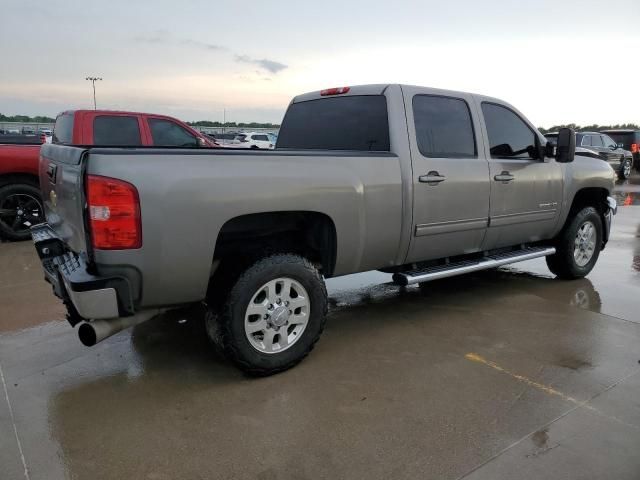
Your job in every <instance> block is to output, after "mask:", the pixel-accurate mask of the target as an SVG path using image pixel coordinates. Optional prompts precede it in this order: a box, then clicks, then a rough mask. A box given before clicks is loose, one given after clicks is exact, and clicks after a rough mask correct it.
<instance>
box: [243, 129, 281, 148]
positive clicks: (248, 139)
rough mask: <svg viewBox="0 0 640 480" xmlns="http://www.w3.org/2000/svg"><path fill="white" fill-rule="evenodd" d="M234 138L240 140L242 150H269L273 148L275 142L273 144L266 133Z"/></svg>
mask: <svg viewBox="0 0 640 480" xmlns="http://www.w3.org/2000/svg"><path fill="white" fill-rule="evenodd" d="M236 138H237V139H238V140H240V145H241V146H242V148H264V149H271V150H272V149H274V148H275V142H273V141H272V140H271V139H270V138H269V135H268V134H266V133H257V132H249V133H241V134H239V135H237V136H236Z"/></svg>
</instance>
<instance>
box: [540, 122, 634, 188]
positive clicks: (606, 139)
mask: <svg viewBox="0 0 640 480" xmlns="http://www.w3.org/2000/svg"><path fill="white" fill-rule="evenodd" d="M545 137H546V139H547V140H548V141H550V142H551V143H553V144H554V145H555V143H556V141H557V138H558V133H557V132H550V133H546V134H545ZM576 148H582V149H584V150H586V151H591V152H593V154H594V155H596V156H598V157H599V158H601V159H603V160H605V161H606V162H608V163H609V165H611V167H612V168H613V170H614V171H615V172H616V173H617V174H618V178H619V179H621V180H626V179H627V178H629V177H630V176H631V171H632V169H633V166H634V165H635V166H636V168H637V169H638V168H640V131H638V130H605V131H602V132H576Z"/></svg>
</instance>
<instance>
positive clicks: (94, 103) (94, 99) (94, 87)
mask: <svg viewBox="0 0 640 480" xmlns="http://www.w3.org/2000/svg"><path fill="white" fill-rule="evenodd" d="M85 80H90V81H91V85H93V109H94V110H97V107H96V82H97V81H98V80H102V78H101V77H87V78H85Z"/></svg>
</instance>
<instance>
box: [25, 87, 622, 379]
mask: <svg viewBox="0 0 640 480" xmlns="http://www.w3.org/2000/svg"><path fill="white" fill-rule="evenodd" d="M575 155H576V152H575V133H574V132H573V131H572V130H569V129H563V130H562V131H561V132H560V135H559V137H558V142H557V145H556V146H555V147H554V146H552V145H551V144H547V142H546V141H545V139H544V137H543V136H542V135H541V134H540V133H539V132H538V130H537V129H536V128H535V127H534V126H533V125H532V123H531V122H529V121H528V120H527V119H526V117H525V116H524V115H522V113H520V112H519V111H518V110H516V109H515V108H514V107H513V106H511V105H509V104H508V103H505V102H503V101H501V100H498V99H495V98H490V97H485V96H481V95H475V94H470V93H463V92H457V91H448V90H437V89H432V88H423V87H415V86H407V85H394V84H392V85H364V86H354V87H341V88H332V89H327V90H322V91H318V92H312V93H307V94H304V95H300V96H297V97H295V98H294V99H293V100H292V101H291V103H290V105H289V108H288V110H287V112H286V115H285V117H284V120H283V123H282V128H281V130H280V134H279V137H278V142H277V148H276V149H275V150H274V151H263V152H253V151H239V150H213V149H202V150H187V149H175V148H174V149H169V148H154V147H135V148H120V147H116V146H108V147H101V146H95V147H77V146H64V145H55V144H54V145H44V146H43V147H42V152H41V162H40V188H41V190H42V195H43V198H44V199H45V214H46V219H47V223H44V224H41V225H38V226H35V227H33V228H32V236H33V239H34V242H35V246H36V249H37V252H38V254H39V255H40V257H41V260H42V264H43V267H44V272H45V277H46V279H47V280H48V281H49V282H50V283H51V284H52V285H53V289H54V292H55V294H56V295H57V296H59V297H60V298H61V299H63V301H64V302H65V304H66V305H67V307H68V310H69V315H68V319H69V321H70V323H71V324H72V325H75V324H78V323H79V324H80V326H79V329H78V331H79V336H80V340H81V341H82V342H83V343H84V344H85V345H93V344H95V343H97V342H99V341H101V340H102V339H104V338H106V337H108V336H110V335H112V334H114V333H116V332H118V331H120V330H122V329H123V328H127V327H129V326H133V325H136V324H138V323H140V322H142V321H146V320H149V319H150V318H152V317H154V316H156V315H157V314H158V313H160V312H162V311H164V310H167V309H170V308H179V307H182V306H188V305H191V304H194V303H199V302H204V303H205V304H206V306H207V308H208V314H207V318H206V323H207V331H208V334H209V336H210V338H211V340H212V341H213V344H214V346H216V347H217V348H219V349H220V350H221V351H222V352H224V354H225V355H226V356H227V357H228V358H229V359H230V360H231V361H233V362H234V363H235V364H236V365H238V366H239V367H240V368H242V369H243V370H245V371H246V372H248V373H250V374H254V375H268V374H272V373H276V372H279V371H282V370H285V369H287V368H290V367H292V366H293V365H295V364H296V363H298V362H299V361H300V360H301V359H302V358H304V357H305V356H306V355H307V354H308V353H309V352H310V351H311V349H312V348H313V346H314V344H315V343H316V341H317V340H318V338H319V336H320V334H321V332H322V330H323V327H324V324H325V316H326V313H327V292H326V289H325V284H324V279H325V278H329V277H335V276H340V275H346V274H350V273H355V272H362V271H367V270H374V269H378V270H382V271H384V272H389V273H393V279H394V281H395V282H397V283H398V284H400V285H410V284H416V283H423V282H427V281H430V280H435V279H438V278H443V277H447V276H452V275H457V274H461V273H466V272H472V271H477V270H482V269H487V268H494V267H497V266H500V265H505V264H509V263H514V262H519V261H523V260H528V259H532V258H538V257H546V261H547V264H548V266H549V268H550V270H551V271H552V272H553V273H554V274H555V275H557V276H558V277H561V278H564V279H573V278H579V277H583V276H585V275H587V274H588V273H589V272H590V271H591V269H592V268H593V266H594V264H595V263H596V261H597V259H598V256H599V253H600V251H601V250H602V249H603V248H604V246H605V244H606V242H607V240H608V238H609V231H610V226H611V220H612V216H613V214H615V211H616V203H615V200H613V199H612V198H611V197H610V194H611V191H612V189H613V186H614V177H615V175H614V172H613V170H612V168H611V167H610V166H609V165H608V164H607V163H606V162H602V161H601V160H598V159H595V158H592V157H584V158H581V161H579V162H573V160H574V157H575Z"/></svg>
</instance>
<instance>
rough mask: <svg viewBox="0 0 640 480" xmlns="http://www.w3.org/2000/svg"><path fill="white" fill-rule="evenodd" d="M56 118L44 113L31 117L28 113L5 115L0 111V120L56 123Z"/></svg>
mask: <svg viewBox="0 0 640 480" xmlns="http://www.w3.org/2000/svg"><path fill="white" fill-rule="evenodd" d="M55 121H56V119H55V118H51V117H45V116H43V115H36V116H35V117H30V116H28V115H11V116H9V115H3V114H2V113H0V122H21V123H54V122H55Z"/></svg>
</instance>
